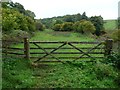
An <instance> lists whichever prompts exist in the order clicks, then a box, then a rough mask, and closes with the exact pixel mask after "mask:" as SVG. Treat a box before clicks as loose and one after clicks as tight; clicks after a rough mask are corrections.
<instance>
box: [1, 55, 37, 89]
mask: <svg viewBox="0 0 120 90" xmlns="http://www.w3.org/2000/svg"><path fill="white" fill-rule="evenodd" d="M2 61H3V65H2V66H3V67H2V68H3V70H2V72H3V73H2V88H3V89H4V88H31V87H33V86H34V85H35V81H34V80H33V79H32V78H33V76H32V69H31V68H30V63H29V62H28V60H25V59H23V58H16V57H8V56H3V59H2Z"/></svg>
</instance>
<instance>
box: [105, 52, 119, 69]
mask: <svg viewBox="0 0 120 90" xmlns="http://www.w3.org/2000/svg"><path fill="white" fill-rule="evenodd" d="M104 62H105V63H107V64H111V65H113V66H114V67H116V68H118V69H120V55H119V54H112V55H109V56H108V57H107V58H106V59H105V61H104Z"/></svg>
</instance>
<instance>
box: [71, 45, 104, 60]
mask: <svg viewBox="0 0 120 90" xmlns="http://www.w3.org/2000/svg"><path fill="white" fill-rule="evenodd" d="M100 45H102V43H99V44H98V45H97V46H95V47H93V48H91V49H90V50H88V52H87V54H88V53H90V52H91V51H92V50H94V49H95V48H97V47H99V46H100ZM84 55H86V53H83V55H81V56H80V57H78V58H76V59H75V60H77V59H79V58H82V57H83V56H84ZM92 58H93V57H92ZM75 60H73V61H75Z"/></svg>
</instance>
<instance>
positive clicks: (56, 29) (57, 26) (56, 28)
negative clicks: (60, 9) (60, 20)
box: [52, 24, 62, 31]
mask: <svg viewBox="0 0 120 90" xmlns="http://www.w3.org/2000/svg"><path fill="white" fill-rule="evenodd" d="M61 26H62V24H55V25H54V26H53V28H52V29H53V30H55V31H60V30H61Z"/></svg>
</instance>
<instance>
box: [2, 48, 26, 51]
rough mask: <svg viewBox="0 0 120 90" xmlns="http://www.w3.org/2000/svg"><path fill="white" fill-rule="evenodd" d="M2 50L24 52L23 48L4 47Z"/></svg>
mask: <svg viewBox="0 0 120 90" xmlns="http://www.w3.org/2000/svg"><path fill="white" fill-rule="evenodd" d="M2 49H6V50H8V49H9V50H22V51H24V49H23V48H14V47H2Z"/></svg>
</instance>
